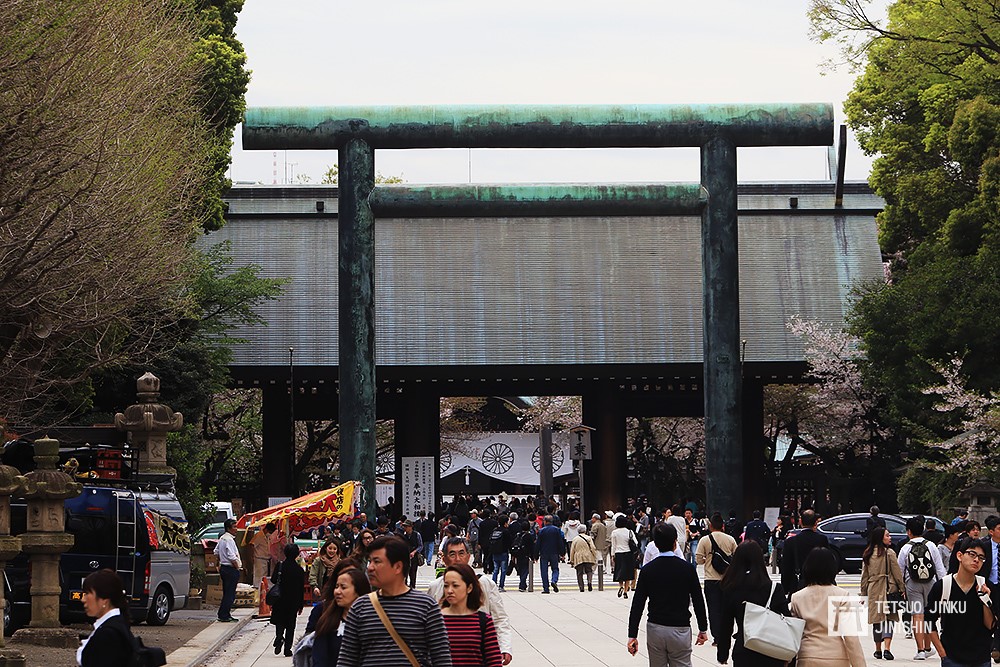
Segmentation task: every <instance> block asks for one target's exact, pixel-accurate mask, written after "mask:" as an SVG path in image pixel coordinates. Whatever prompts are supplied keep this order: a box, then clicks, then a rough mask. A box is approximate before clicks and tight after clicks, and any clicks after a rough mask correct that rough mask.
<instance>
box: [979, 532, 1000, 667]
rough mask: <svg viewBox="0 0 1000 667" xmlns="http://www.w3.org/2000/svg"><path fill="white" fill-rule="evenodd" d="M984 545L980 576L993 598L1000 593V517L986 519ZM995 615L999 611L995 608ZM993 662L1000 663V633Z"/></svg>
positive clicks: (993, 653) (995, 645)
mask: <svg viewBox="0 0 1000 667" xmlns="http://www.w3.org/2000/svg"><path fill="white" fill-rule="evenodd" d="M979 543H980V544H982V545H983V555H984V556H985V560H984V561H983V565H982V567H980V568H979V576H981V577H985V578H986V586H987V588H989V589H990V594H991V596H992V595H994V594H997V593H1000V589H998V588H997V587H998V585H1000V576H998V574H1000V573H998V571H997V563H998V561H1000V553H998V549H1000V517H998V516H996V515H991V516H988V517H986V537H983V538H982V539H981V540H980V541H979ZM993 611H994V613H996V611H997V609H996V608H995V607H994V610H993ZM992 655H993V662H1000V633H998V634H997V635H996V636H994V638H993V651H992Z"/></svg>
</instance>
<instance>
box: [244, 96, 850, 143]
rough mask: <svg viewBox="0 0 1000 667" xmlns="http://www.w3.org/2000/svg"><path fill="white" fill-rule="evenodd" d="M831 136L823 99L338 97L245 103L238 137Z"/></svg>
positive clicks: (617, 139) (824, 139) (747, 139)
mask: <svg viewBox="0 0 1000 667" xmlns="http://www.w3.org/2000/svg"><path fill="white" fill-rule="evenodd" d="M718 136H724V137H726V138H728V139H729V140H730V141H732V142H733V144H735V145H736V146H829V145H830V144H831V143H833V107H832V106H831V105H830V104H815V103H809V104H710V105H686V104H639V105H596V106H561V105H551V106H549V105H541V106H479V105H461V106H371V107H364V106H343V107H257V108H250V109H247V113H246V120H245V121H244V123H243V146H244V148H247V149H251V150H253V149H257V150H285V149H287V150H291V149H307V150H308V149H312V150H324V149H336V148H340V147H341V146H343V145H344V143H345V142H346V141H348V140H349V139H362V140H363V141H365V143H367V144H368V145H369V146H371V147H372V148H615V147H623V148H639V147H674V148H676V147H685V146H701V145H703V144H704V143H705V142H707V141H708V140H710V139H712V138H715V137H718Z"/></svg>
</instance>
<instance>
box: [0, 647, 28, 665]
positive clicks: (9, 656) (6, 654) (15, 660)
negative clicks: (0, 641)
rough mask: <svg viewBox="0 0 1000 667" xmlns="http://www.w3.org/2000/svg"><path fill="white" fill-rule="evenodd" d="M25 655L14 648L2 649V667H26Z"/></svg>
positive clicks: (0, 653)
mask: <svg viewBox="0 0 1000 667" xmlns="http://www.w3.org/2000/svg"><path fill="white" fill-rule="evenodd" d="M26 664H27V662H26V661H25V658H24V654H23V653H21V652H20V651H17V650H15V649H12V648H0V667H25V665H26Z"/></svg>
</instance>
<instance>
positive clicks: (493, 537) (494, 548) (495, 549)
mask: <svg viewBox="0 0 1000 667" xmlns="http://www.w3.org/2000/svg"><path fill="white" fill-rule="evenodd" d="M503 532H504V531H503V528H500V527H499V526H497V527H496V528H494V529H493V533H491V534H490V553H492V554H498V553H503V552H504V551H506V548H505V547H504V543H503Z"/></svg>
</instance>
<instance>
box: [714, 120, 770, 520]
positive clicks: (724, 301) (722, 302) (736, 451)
mask: <svg viewBox="0 0 1000 667" xmlns="http://www.w3.org/2000/svg"><path fill="white" fill-rule="evenodd" d="M701 182H702V185H704V187H705V188H706V189H707V190H708V191H709V192H710V193H711V197H712V199H711V204H710V205H709V206H707V207H706V208H705V212H704V214H703V215H702V224H701V269H702V275H703V281H704V282H703V286H702V312H703V317H702V326H703V330H704V336H703V338H702V340H703V345H704V350H703V351H702V358H703V360H704V367H703V373H704V378H705V380H704V382H705V385H704V392H703V393H704V398H705V469H706V472H707V474H706V475H705V497H706V501H707V502H708V506H709V510H710V511H718V512H729V511H730V510H733V511H735V512H736V516H737V518H740V517H741V516H743V515H745V514H748V513H749V512H750V511H752V510H753V509H754V508H747V507H744V503H743V445H742V443H743V424H742V418H743V372H742V368H743V367H742V363H741V358H740V352H741V350H740V269H739V266H740V255H739V248H738V244H737V239H738V236H739V234H738V231H737V212H738V205H737V196H736V145H735V144H734V143H733V142H732V141H730V140H729V139H726V138H723V137H719V138H716V139H713V140H712V141H709V142H707V143H706V144H705V145H704V146H702V148H701ZM760 472H761V474H763V471H760ZM724 516H729V515H728V514H724Z"/></svg>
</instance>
